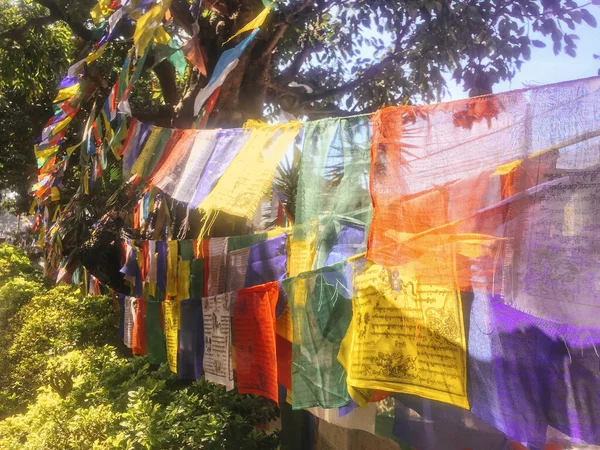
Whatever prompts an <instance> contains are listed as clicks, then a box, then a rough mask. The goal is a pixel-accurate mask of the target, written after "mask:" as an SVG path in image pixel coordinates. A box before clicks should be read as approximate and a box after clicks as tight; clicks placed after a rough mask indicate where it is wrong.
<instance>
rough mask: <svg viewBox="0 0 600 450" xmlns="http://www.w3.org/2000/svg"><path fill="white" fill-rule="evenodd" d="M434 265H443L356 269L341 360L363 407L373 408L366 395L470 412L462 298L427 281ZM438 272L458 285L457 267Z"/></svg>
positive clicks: (437, 282) (444, 286)
mask: <svg viewBox="0 0 600 450" xmlns="http://www.w3.org/2000/svg"><path fill="white" fill-rule="evenodd" d="M421 264H423V266H422V265H421ZM430 264H435V261H433V260H430V259H427V260H425V261H415V262H414V265H406V266H403V267H400V268H385V267H383V266H379V265H376V264H372V263H371V262H368V261H365V260H360V261H357V262H356V263H353V264H352V267H353V275H352V277H353V280H354V292H353V297H352V322H351V325H350V327H349V328H348V333H347V334H346V336H345V337H344V340H343V342H342V345H341V348H340V354H339V360H340V362H341V364H342V365H343V366H344V368H345V369H346V371H347V373H348V377H347V384H348V389H349V392H350V395H352V398H353V399H354V400H355V401H356V402H357V403H358V404H359V405H361V404H364V402H365V398H364V397H365V396H364V394H362V393H361V392H360V390H361V389H362V390H364V389H367V390H379V391H389V392H400V393H407V394H412V395H419V396H422V397H425V398H430V399H434V400H438V401H442V402H446V403H450V404H453V405H456V406H460V407H462V408H468V407H469V401H468V399H467V386H466V385H467V376H466V338H465V331H464V323H463V318H462V302H461V297H460V293H459V292H457V291H456V290H453V286H452V284H444V283H442V282H441V281H440V280H438V279H428V278H423V279H420V278H419V275H418V274H419V273H422V269H423V267H429V265H430ZM438 270H439V271H438V272H437V273H436V275H439V276H440V277H441V278H440V279H442V278H448V279H450V280H452V278H453V277H452V275H453V274H452V268H451V267H442V266H441V265H440V264H438ZM443 270H445V273H442V271H443Z"/></svg>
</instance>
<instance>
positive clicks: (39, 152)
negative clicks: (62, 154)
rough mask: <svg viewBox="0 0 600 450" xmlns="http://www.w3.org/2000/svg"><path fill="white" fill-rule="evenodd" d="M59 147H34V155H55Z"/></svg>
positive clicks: (46, 156) (45, 156)
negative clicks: (41, 148) (43, 148)
mask: <svg viewBox="0 0 600 450" xmlns="http://www.w3.org/2000/svg"><path fill="white" fill-rule="evenodd" d="M58 149H59V147H58V146H57V147H50V148H47V149H45V150H38V149H37V147H36V148H34V152H35V157H36V158H38V159H46V158H48V157H50V156H53V155H55V154H56V153H57V152H58Z"/></svg>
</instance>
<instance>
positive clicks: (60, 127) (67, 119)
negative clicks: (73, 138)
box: [50, 116, 72, 136]
mask: <svg viewBox="0 0 600 450" xmlns="http://www.w3.org/2000/svg"><path fill="white" fill-rule="evenodd" d="M71 119H72V117H71V116H67V117H65V118H64V119H63V120H61V121H60V122H59V123H58V124H56V126H55V127H54V129H53V130H52V132H51V133H50V135H51V136H55V135H56V134H57V133H58V132H59V131H61V130H63V129H64V128H65V127H66V126H67V125H69V123H71Z"/></svg>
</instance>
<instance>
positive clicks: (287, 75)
mask: <svg viewBox="0 0 600 450" xmlns="http://www.w3.org/2000/svg"><path fill="white" fill-rule="evenodd" d="M314 50H315V49H314V48H312V47H310V46H309V45H308V44H307V43H305V44H304V47H302V50H300V51H299V52H298V53H296V55H295V56H294V58H293V59H292V63H291V64H290V66H289V67H288V68H287V69H285V70H284V71H283V72H281V74H280V75H279V77H277V78H278V79H277V81H278V82H279V83H281V84H284V85H288V84H289V83H291V82H292V81H293V80H294V78H295V77H296V75H298V72H300V69H301V68H302V65H303V64H304V63H305V62H306V60H307V58H308V57H309V55H310V54H311V53H312V52H313V51H314Z"/></svg>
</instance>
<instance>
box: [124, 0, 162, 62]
mask: <svg viewBox="0 0 600 450" xmlns="http://www.w3.org/2000/svg"><path fill="white" fill-rule="evenodd" d="M170 6H171V0H163V1H162V3H159V4H158V5H155V6H153V7H152V8H151V9H150V10H149V11H148V12H147V13H146V14H144V15H143V16H141V17H140V18H139V19H138V21H137V22H136V24H135V32H134V33H133V45H134V47H135V52H136V55H137V56H138V57H139V56H140V55H143V54H144V53H145V52H146V47H148V44H150V41H151V40H152V37H153V36H154V32H155V31H156V27H157V26H158V25H159V24H160V22H161V20H162V19H163V17H164V15H165V13H166V12H167V11H168V9H169V7H170Z"/></svg>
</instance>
